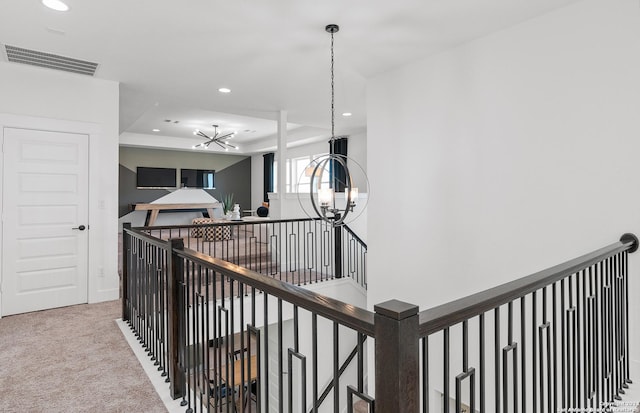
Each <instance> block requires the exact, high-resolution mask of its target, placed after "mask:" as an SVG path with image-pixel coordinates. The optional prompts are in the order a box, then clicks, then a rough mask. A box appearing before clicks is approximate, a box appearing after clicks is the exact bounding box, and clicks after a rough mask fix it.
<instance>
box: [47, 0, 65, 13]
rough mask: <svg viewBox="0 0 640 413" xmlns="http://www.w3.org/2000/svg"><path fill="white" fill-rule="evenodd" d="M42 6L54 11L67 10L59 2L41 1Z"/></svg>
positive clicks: (55, 0) (51, 0)
mask: <svg viewBox="0 0 640 413" xmlns="http://www.w3.org/2000/svg"><path fill="white" fill-rule="evenodd" d="M42 4H44V5H45V6H47V7H48V8H50V9H52V10H56V11H67V10H69V6H67V5H66V4H64V3H63V2H62V1H60V0H42Z"/></svg>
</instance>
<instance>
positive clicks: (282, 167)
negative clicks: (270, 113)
mask: <svg viewBox="0 0 640 413" xmlns="http://www.w3.org/2000/svg"><path fill="white" fill-rule="evenodd" d="M277 145H278V148H277V150H276V157H275V158H276V162H277V164H278V182H277V186H278V199H279V201H280V202H278V204H277V207H276V210H275V211H272V212H273V213H274V214H273V215H272V216H273V217H275V218H286V217H285V216H284V215H285V208H284V205H285V195H286V184H287V168H286V166H287V111H286V110H281V111H280V112H278V141H277Z"/></svg>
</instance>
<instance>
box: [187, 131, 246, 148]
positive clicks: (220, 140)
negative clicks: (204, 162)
mask: <svg viewBox="0 0 640 413" xmlns="http://www.w3.org/2000/svg"><path fill="white" fill-rule="evenodd" d="M211 126H213V136H209V135H207V134H206V133H204V132H202V131H201V130H200V129H196V130H194V131H193V134H194V135H196V136H200V137H202V138H205V139H208V140H206V141H204V142H202V143H199V144H197V145H194V146H193V149H197V148H202V149H209V145H211V144H212V143H215V144H216V145H218V146H219V147H221V148H222V149H224V150H225V151H228V150H229V148H233V149H236V150H237V149H238V147H237V146H236V145H232V144H230V143H229V139H231V138H233V137H234V136H235V134H236V132H229V133H220V132H218V125H211Z"/></svg>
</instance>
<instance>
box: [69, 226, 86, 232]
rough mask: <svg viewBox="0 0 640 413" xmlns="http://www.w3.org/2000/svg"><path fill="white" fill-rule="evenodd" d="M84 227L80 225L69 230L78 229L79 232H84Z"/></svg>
mask: <svg viewBox="0 0 640 413" xmlns="http://www.w3.org/2000/svg"><path fill="white" fill-rule="evenodd" d="M85 228H86V227H85V226H84V225H80V226H79V227H75V228H71V229H79V230H80V231H84V229H85Z"/></svg>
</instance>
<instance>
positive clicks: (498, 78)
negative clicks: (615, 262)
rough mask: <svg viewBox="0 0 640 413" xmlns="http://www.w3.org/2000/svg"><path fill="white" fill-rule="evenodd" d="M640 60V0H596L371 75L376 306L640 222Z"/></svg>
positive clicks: (491, 274) (517, 271)
mask: <svg viewBox="0 0 640 413" xmlns="http://www.w3.org/2000/svg"><path fill="white" fill-rule="evenodd" d="M638 73H640V9H639V6H638V2H637V1H633V0H616V1H602V0H587V1H583V2H579V3H576V4H574V5H572V6H569V7H566V8H563V9H560V10H558V11H556V12H553V13H550V14H547V15H544V16H542V17H539V18H536V19H533V20H530V21H528V22H525V23H523V24H520V25H517V26H515V27H512V28H510V29H507V30H504V31H501V32H498V33H495V34H493V35H490V36H487V37H484V38H481V39H478V40H476V41H474V42H471V43H468V44H465V45H462V46H460V47H458V48H456V49H453V50H450V51H448V52H446V53H442V54H439V55H436V56H433V57H430V58H426V59H423V60H420V61H418V62H416V63H415V64H412V65H408V66H405V67H402V68H399V69H397V70H395V71H392V72H389V73H386V74H383V75H381V76H379V77H377V78H375V79H373V80H371V81H370V82H369V83H368V89H367V94H368V113H367V118H368V125H367V129H368V148H367V149H368V165H376V166H379V167H376V168H368V175H369V179H370V182H371V187H372V188H373V191H375V197H372V198H371V202H370V203H369V221H368V237H369V242H368V244H369V265H368V269H369V285H368V286H369V290H368V295H369V297H368V304H369V306H370V307H371V306H373V305H374V304H376V303H380V302H383V301H386V300H388V299H391V298H397V299H402V300H405V301H408V302H411V303H415V304H418V305H420V307H421V309H427V308H430V307H432V306H434V305H437V304H441V303H443V302H446V301H449V300H451V299H453V298H457V297H461V296H464V295H467V294H470V293H474V292H477V291H479V290H481V289H486V288H489V287H492V286H495V285H497V284H500V283H503V282H505V281H508V280H511V279H515V278H519V277H521V276H525V275H528V274H530V273H532V272H535V271H538V270H541V269H544V268H546V267H549V266H552V265H555V264H559V263H560V262H562V261H565V260H567V259H570V258H573V257H576V256H579V255H581V254H583V253H587V252H590V251H593V250H595V249H597V248H599V247H601V246H604V245H608V244H610V243H612V242H615V241H616V240H618V238H619V237H620V236H621V235H622V234H623V233H624V232H634V233H636V234H640V191H639V190H638V167H637V165H638V156H639V154H640V139H638V134H639V132H640V124H639V122H638V113H640V76H638ZM390 137H393V140H392V144H391V143H390ZM383 200H384V201H383ZM389 203H392V204H393V209H392V211H391V213H390V208H389ZM638 256H640V255H639V254H634V255H631V256H630V267H631V277H630V278H631V283H632V286H631V288H632V297H638V293H640V288H639V287H640V282H639V280H638V277H639V276H640V259H638ZM632 301H633V302H634V307H635V308H634V309H633V311H634V313H633V316H634V317H635V319H636V320H637V316H638V308H637V304H636V303H637V301H638V300H632ZM636 325H637V323H636ZM639 332H640V329H634V337H633V338H634V340H633V342H632V348H635V349H636V358H637V348H638V343H639V340H638V338H639V337H638V333H639ZM634 342H635V345H634Z"/></svg>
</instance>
